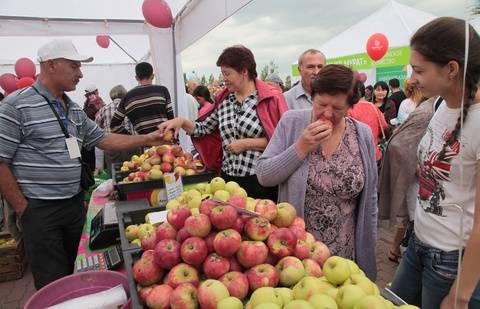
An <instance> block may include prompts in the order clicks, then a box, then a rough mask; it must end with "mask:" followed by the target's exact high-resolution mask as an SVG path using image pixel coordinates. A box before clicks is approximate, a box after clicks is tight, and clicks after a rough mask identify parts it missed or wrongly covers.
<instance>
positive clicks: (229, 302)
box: [217, 296, 243, 309]
mask: <svg viewBox="0 0 480 309" xmlns="http://www.w3.org/2000/svg"><path fill="white" fill-rule="evenodd" d="M217 308H222V309H243V303H242V301H241V300H240V299H238V298H236V297H232V296H230V297H227V298H224V299H222V300H221V301H219V302H218V304H217Z"/></svg>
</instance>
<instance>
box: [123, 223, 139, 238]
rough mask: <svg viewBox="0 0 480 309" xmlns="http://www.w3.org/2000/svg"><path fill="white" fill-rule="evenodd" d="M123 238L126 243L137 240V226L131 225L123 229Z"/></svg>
mask: <svg viewBox="0 0 480 309" xmlns="http://www.w3.org/2000/svg"><path fill="white" fill-rule="evenodd" d="M125 237H127V239H128V241H132V240H134V239H135V238H138V225H136V224H132V225H129V226H127V228H126V229H125Z"/></svg>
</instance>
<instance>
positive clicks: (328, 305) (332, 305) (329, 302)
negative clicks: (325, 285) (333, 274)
mask: <svg viewBox="0 0 480 309" xmlns="http://www.w3.org/2000/svg"><path fill="white" fill-rule="evenodd" d="M308 302H309V303H310V304H311V305H312V306H313V308H315V309H338V306H337V303H336V302H335V299H333V298H332V297H330V296H328V295H326V294H315V295H312V296H311V297H310V298H309V299H308Z"/></svg>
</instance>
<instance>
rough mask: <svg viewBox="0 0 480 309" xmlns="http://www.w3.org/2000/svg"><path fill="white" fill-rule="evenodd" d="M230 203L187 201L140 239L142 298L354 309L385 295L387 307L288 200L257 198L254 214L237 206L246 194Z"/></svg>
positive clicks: (211, 308)
mask: <svg viewBox="0 0 480 309" xmlns="http://www.w3.org/2000/svg"><path fill="white" fill-rule="evenodd" d="M233 201H235V203H234V205H228V203H227V204H219V203H217V202H216V201H213V200H211V199H208V200H205V201H203V202H202V203H201V204H200V207H199V213H194V214H192V212H191V209H190V208H188V207H185V206H182V205H180V206H178V207H175V208H172V209H170V210H169V211H168V214H167V221H166V222H163V223H161V224H160V225H158V226H157V228H156V230H155V233H152V234H150V235H149V236H147V237H145V238H143V239H142V241H141V245H142V248H143V254H142V256H141V258H140V259H139V260H137V261H136V262H135V264H134V265H133V277H134V279H135V281H136V282H137V284H138V294H139V298H140V300H141V301H142V302H143V303H144V304H146V305H147V306H148V307H149V308H172V309H180V308H204V309H216V308H220V309H238V308H244V304H245V303H246V305H245V308H249V309H270V308H271V309H275V308H279V309H281V308H286V309H303V308H307V309H317V308H337V307H338V308H345V309H354V305H355V304H356V303H359V302H360V301H363V302H365V303H368V304H370V302H374V303H375V302H376V303H378V302H379V301H380V300H381V304H382V305H385V306H387V302H386V301H384V300H383V299H382V298H381V297H380V296H379V295H378V294H379V293H378V288H377V286H376V285H375V284H374V283H372V282H371V281H370V280H369V279H368V278H366V277H365V276H364V274H363V272H362V271H361V270H360V269H359V268H358V266H357V265H356V264H355V263H354V262H353V261H350V260H347V259H344V258H341V257H337V256H332V257H330V252H329V249H328V247H327V246H326V245H325V244H323V243H322V242H321V241H318V240H315V239H314V237H313V235H312V234H310V233H308V232H306V231H305V222H304V221H303V219H302V218H300V217H297V216H296V210H295V208H294V207H293V206H292V205H291V204H289V203H279V204H278V205H277V204H275V203H274V202H272V201H270V200H257V202H256V207H255V212H256V213H257V214H258V216H251V215H247V214H244V213H243V212H241V211H238V208H243V209H246V198H238V197H237V198H232V199H230V204H232V202H233ZM322 268H323V269H322ZM367 296H368V297H367ZM370 296H371V297H370ZM371 298H375V299H373V300H371ZM363 299H366V300H365V301H364V300H363ZM324 304H325V306H324ZM327 304H328V307H327V306H326V305H327ZM355 308H357V307H355ZM358 308H363V307H358ZM365 308H367V307H365ZM368 308H370V307H368ZM371 308H377V307H371ZM378 308H390V307H378Z"/></svg>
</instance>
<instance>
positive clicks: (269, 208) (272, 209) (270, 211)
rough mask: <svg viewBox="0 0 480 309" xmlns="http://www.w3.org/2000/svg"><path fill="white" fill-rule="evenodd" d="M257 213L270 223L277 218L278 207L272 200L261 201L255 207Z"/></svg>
mask: <svg viewBox="0 0 480 309" xmlns="http://www.w3.org/2000/svg"><path fill="white" fill-rule="evenodd" d="M255 211H256V212H258V213H259V214H260V215H261V216H262V217H265V218H267V220H268V221H270V222H271V221H273V220H275V218H276V217H277V205H276V204H275V203H274V202H273V201H272V200H267V199H265V200H259V201H258V202H257V205H256V206H255Z"/></svg>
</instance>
